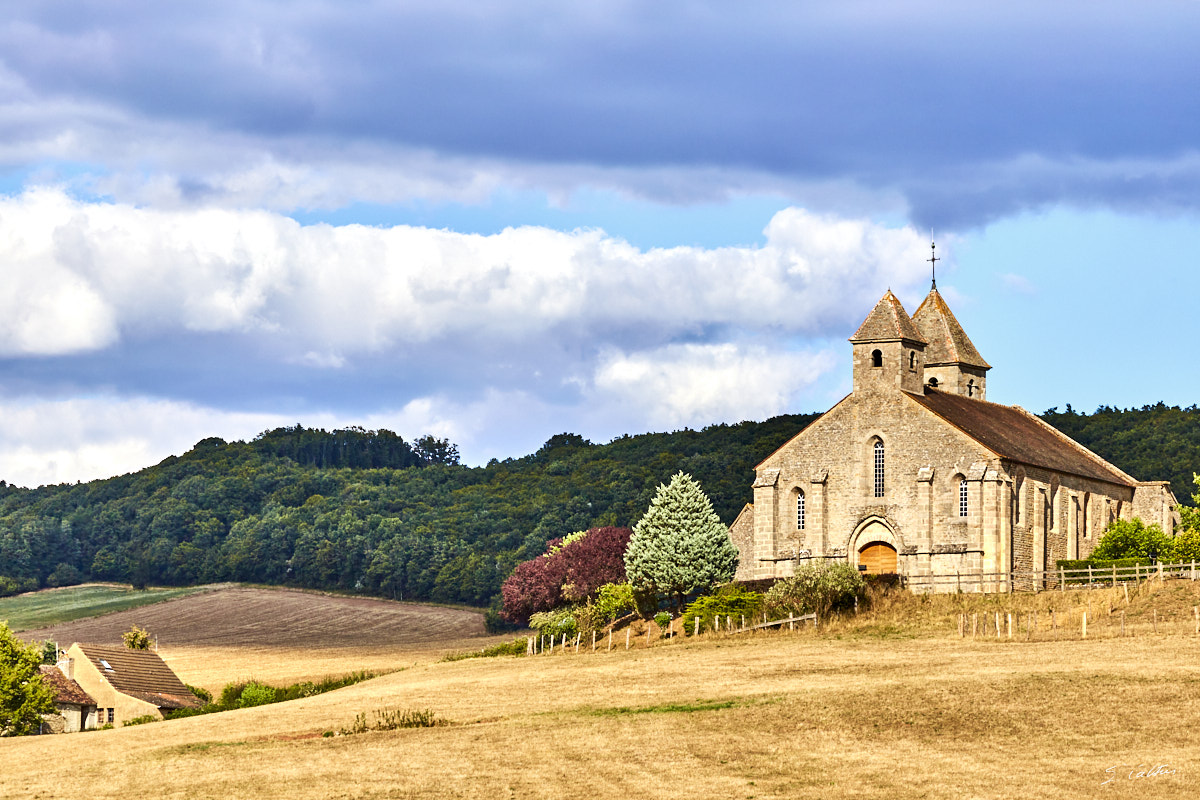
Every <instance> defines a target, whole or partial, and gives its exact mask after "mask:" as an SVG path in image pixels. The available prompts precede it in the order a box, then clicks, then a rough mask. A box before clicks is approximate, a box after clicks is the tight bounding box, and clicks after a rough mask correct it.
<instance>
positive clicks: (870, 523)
mask: <svg viewBox="0 0 1200 800" xmlns="http://www.w3.org/2000/svg"><path fill="white" fill-rule="evenodd" d="M851 552H853V553H854V560H855V562H856V563H857V564H858V568H859V570H861V571H862V572H869V573H872V574H876V575H878V574H893V573H898V572H899V571H900V565H899V559H897V557H896V536H895V534H894V533H892V529H891V527H890V526H889V525H888V524H887V523H886V522H884V521H883V520H882V519H880V518H879V517H874V518H868V519H866V520H864V521H863V522H862V523H860V524H859V527H858V530H856V531H855V532H854V535H853V536H852V537H851Z"/></svg>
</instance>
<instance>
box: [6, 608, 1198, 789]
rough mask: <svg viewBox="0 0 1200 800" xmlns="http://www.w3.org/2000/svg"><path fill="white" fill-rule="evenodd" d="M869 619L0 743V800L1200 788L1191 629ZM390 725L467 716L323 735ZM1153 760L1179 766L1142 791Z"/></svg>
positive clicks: (418, 669)
mask: <svg viewBox="0 0 1200 800" xmlns="http://www.w3.org/2000/svg"><path fill="white" fill-rule="evenodd" d="M946 602H947V603H949V602H950V601H949V600H947V601H946ZM876 613H878V614H882V613H883V611H882V610H877V612H876ZM897 613H898V612H897ZM867 624H868V623H867V622H866V621H865V620H864V622H863V625H864V627H863V629H862V630H860V631H859V632H855V631H853V630H851V629H850V626H849V623H845V627H844V629H842V630H841V631H837V630H834V631H832V632H829V633H823V634H819V635H812V634H811V633H807V632H806V633H804V634H800V633H796V634H789V633H787V632H782V633H778V634H767V635H754V636H743V637H717V636H710V637H701V640H699V641H687V640H682V639H676V640H675V642H674V643H671V644H662V645H659V646H655V647H652V648H650V649H645V648H639V649H634V650H631V651H628V652H626V651H625V650H624V649H623V647H619V648H618V649H617V650H616V651H615V652H612V653H607V652H601V653H598V654H596V655H591V654H585V653H583V652H581V654H580V655H574V654H555V655H545V656H537V657H532V658H529V657H522V658H497V659H471V660H466V661H457V662H453V663H436V662H428V661H426V662H423V663H420V664H418V665H416V666H413V667H412V668H410V669H408V670H405V671H403V672H399V673H394V674H391V675H387V676H384V677H381V678H377V679H375V680H372V681H368V682H365V683H361V684H358V685H356V686H352V687H349V688H347V689H342V690H339V691H337V692H332V693H330V694H327V695H322V696H320V697H314V698H309V699H305V700H300V701H295V702H291V703H285V704H280V705H276V706H266V707H260V708H255V709H246V710H243V711H236V712H229V713H225V714H217V715H211V716H207V717H195V718H191V719H185V720H178V721H172V722H164V723H156V724H153V725H145V726H139V727H137V728H129V729H124V730H115V731H105V732H98V733H89V734H81V735H72V736H63V737H42V738H30V739H24V740H10V741H2V742H0V763H3V764H4V769H3V771H0V797H46V798H49V797H88V798H110V797H112V798H115V797H127V796H140V795H142V794H145V793H146V792H147V791H150V790H151V789H150V787H153V789H152V791H153V793H154V794H155V796H161V797H168V798H188V797H250V796H253V797H262V798H276V797H278V798H435V797H436V798H443V797H463V798H496V797H520V798H524V797H536V798H543V797H544V798H561V797H570V796H575V795H584V794H586V795H599V796H603V797H609V796H619V797H624V798H640V797H653V798H676V797H678V798H697V797H737V798H783V797H787V798H796V797H799V798H852V797H853V798H857V797H864V798H868V797H869V798H876V797H888V798H896V799H897V800H905V799H906V798H918V797H926V798H961V797H997V798H1008V797H1011V798H1028V797H1055V798H1072V797H1092V796H1095V795H1097V794H1100V793H1101V792H1112V793H1114V795H1113V796H1119V797H1122V798H1126V797H1128V798H1150V797H1156V798H1157V797H1185V796H1191V795H1192V794H1193V792H1194V788H1195V787H1196V786H1197V785H1200V725H1198V723H1200V661H1198V659H1197V657H1196V656H1197V653H1198V652H1200V641H1198V640H1197V639H1196V637H1195V636H1189V635H1182V634H1174V635H1159V636H1151V635H1146V636H1139V637H1136V638H1133V637H1130V638H1126V639H1100V640H1098V639H1089V640H1087V641H1078V640H1066V639H1064V640H1061V641H1031V642H1026V641H1023V640H1020V641H1013V642H1002V643H997V642H995V641H982V640H981V641H970V640H962V639H959V638H957V636H956V635H948V636H940V637H925V638H893V639H882V638H878V637H876V636H874V635H872V634H871V633H870V630H869V629H868V628H867V627H865V626H866V625H867ZM872 624H876V625H878V624H879V621H878V620H876V621H875V623H872ZM377 709H400V710H407V709H413V710H416V709H430V710H432V711H433V712H434V713H435V714H436V715H437V716H438V717H439V718H442V719H447V720H450V721H452V722H453V723H455V724H452V725H449V726H444V727H436V728H424V729H408V730H397V731H388V732H377V733H366V734H362V735H357V736H344V737H334V738H322V737H321V733H322V732H323V731H327V730H334V729H338V728H341V727H345V726H347V725H349V724H350V723H351V722H352V721H353V720H354V717H355V715H356V714H358V713H360V712H366V713H370V712H373V711H375V710H377ZM1141 763H1144V764H1146V765H1147V767H1151V766H1154V765H1155V764H1165V765H1168V766H1169V768H1170V769H1172V770H1174V773H1173V774H1169V775H1162V776H1159V777H1154V778H1145V779H1140V780H1129V779H1128V778H1127V777H1126V775H1127V774H1128V773H1129V771H1130V770H1131V769H1133V768H1134V767H1136V765H1138V764H1141ZM1114 766H1117V767H1119V768H1120V771H1119V773H1116V774H1117V776H1118V782H1117V783H1115V784H1114V785H1110V786H1105V787H1101V783H1102V782H1103V781H1104V780H1105V779H1106V778H1107V777H1110V776H1109V775H1106V773H1105V770H1106V769H1107V768H1109V767H1114Z"/></svg>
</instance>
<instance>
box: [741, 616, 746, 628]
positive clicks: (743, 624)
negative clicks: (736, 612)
mask: <svg viewBox="0 0 1200 800" xmlns="http://www.w3.org/2000/svg"><path fill="white" fill-rule="evenodd" d="M742 630H743V631H745V630H746V615H745V614H742Z"/></svg>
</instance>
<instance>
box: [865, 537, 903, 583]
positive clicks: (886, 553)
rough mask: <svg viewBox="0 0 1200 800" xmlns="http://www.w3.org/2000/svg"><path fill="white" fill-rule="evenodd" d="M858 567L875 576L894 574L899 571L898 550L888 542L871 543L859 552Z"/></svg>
mask: <svg viewBox="0 0 1200 800" xmlns="http://www.w3.org/2000/svg"><path fill="white" fill-rule="evenodd" d="M858 565H859V566H860V567H866V569H865V570H863V571H864V572H869V573H871V574H873V575H879V574H883V573H887V574H893V573H895V572H896V569H897V560H896V548H894V547H892V546H891V545H890V544H888V543H887V542H869V543H867V544H865V545H863V546H862V548H861V549H860V550H859V551H858Z"/></svg>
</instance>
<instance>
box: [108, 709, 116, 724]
mask: <svg viewBox="0 0 1200 800" xmlns="http://www.w3.org/2000/svg"><path fill="white" fill-rule="evenodd" d="M116 720H117V710H116V709H115V708H110V709H109V710H108V724H109V725H111V724H112V723H114V722H116Z"/></svg>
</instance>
